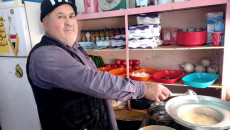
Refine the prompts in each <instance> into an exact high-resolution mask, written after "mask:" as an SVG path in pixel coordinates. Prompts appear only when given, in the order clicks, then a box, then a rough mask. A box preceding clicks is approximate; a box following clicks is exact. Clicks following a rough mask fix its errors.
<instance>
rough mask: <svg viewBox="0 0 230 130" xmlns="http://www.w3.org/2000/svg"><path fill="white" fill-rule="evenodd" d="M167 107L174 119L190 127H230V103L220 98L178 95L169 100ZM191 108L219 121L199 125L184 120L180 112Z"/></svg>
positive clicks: (213, 129)
mask: <svg viewBox="0 0 230 130" xmlns="http://www.w3.org/2000/svg"><path fill="white" fill-rule="evenodd" d="M165 109H166V111H167V113H168V114H169V115H170V116H171V117H172V118H173V120H175V121H176V122H177V123H179V124H180V125H182V126H185V127H187V128H190V129H199V130H217V129H228V128H230V103H229V102H227V101H224V100H221V99H219V98H215V97H210V96H202V95H197V96H196V95H192V96H178V97H174V98H171V99H170V100H168V101H167V102H166V104H165ZM190 109H191V110H192V109H193V110H197V111H199V112H200V114H203V115H207V116H210V117H212V118H214V119H215V120H216V121H217V122H218V123H217V124H213V125H198V124H193V123H190V122H187V121H185V120H183V119H182V118H181V116H180V113H181V112H183V111H185V110H190Z"/></svg>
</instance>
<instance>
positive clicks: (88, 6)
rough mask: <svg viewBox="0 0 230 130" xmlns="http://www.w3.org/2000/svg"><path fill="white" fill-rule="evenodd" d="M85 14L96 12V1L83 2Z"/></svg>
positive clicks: (87, 0) (86, 0) (85, 0)
mask: <svg viewBox="0 0 230 130" xmlns="http://www.w3.org/2000/svg"><path fill="white" fill-rule="evenodd" d="M84 6H85V13H94V12H98V0H84Z"/></svg>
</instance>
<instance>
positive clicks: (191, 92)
mask: <svg viewBox="0 0 230 130" xmlns="http://www.w3.org/2000/svg"><path fill="white" fill-rule="evenodd" d="M184 95H188V96H192V95H196V96H197V94H196V92H195V91H193V90H191V89H188V90H187V92H185V93H172V94H171V96H170V97H176V96H184Z"/></svg>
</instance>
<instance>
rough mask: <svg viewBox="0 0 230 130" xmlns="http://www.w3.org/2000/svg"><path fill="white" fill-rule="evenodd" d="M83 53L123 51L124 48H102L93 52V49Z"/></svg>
mask: <svg viewBox="0 0 230 130" xmlns="http://www.w3.org/2000/svg"><path fill="white" fill-rule="evenodd" d="M85 51H86V52H87V51H125V48H123V49H120V48H111V47H110V48H104V49H100V50H93V49H85Z"/></svg>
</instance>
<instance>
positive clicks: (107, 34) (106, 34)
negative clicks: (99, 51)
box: [105, 28, 109, 40]
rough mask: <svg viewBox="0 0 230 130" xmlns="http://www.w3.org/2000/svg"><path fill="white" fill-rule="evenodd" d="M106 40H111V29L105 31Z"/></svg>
mask: <svg viewBox="0 0 230 130" xmlns="http://www.w3.org/2000/svg"><path fill="white" fill-rule="evenodd" d="M105 39H106V40H109V29H108V28H106V29H105Z"/></svg>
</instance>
